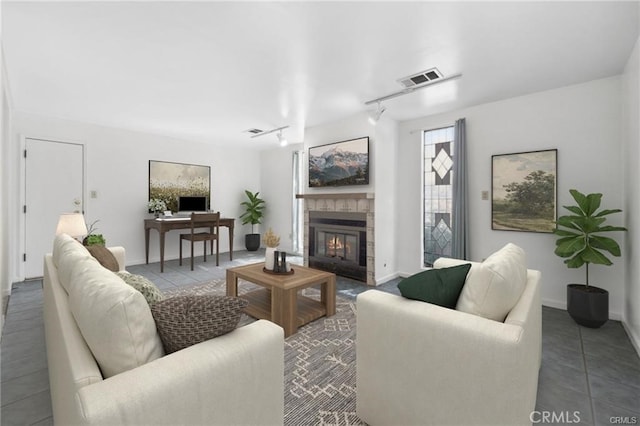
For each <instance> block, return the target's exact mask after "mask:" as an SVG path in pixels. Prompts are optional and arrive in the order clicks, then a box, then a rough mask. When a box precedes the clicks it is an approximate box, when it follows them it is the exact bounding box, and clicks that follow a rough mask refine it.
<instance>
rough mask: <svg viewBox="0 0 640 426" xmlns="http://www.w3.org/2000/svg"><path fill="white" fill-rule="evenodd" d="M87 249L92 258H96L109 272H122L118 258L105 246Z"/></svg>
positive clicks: (88, 247) (93, 246)
mask: <svg viewBox="0 0 640 426" xmlns="http://www.w3.org/2000/svg"><path fill="white" fill-rule="evenodd" d="M85 247H86V248H87V251H88V252H89V253H90V254H91V256H93V257H95V258H96V260H97V261H98V262H100V264H101V265H102V266H104V267H105V268H107V269H108V270H110V271H113V272H118V271H119V270H120V266H119V265H118V261H117V260H116V257H115V256H114V255H113V253H111V251H109V249H108V248H106V247H105V246H99V245H92V246H85Z"/></svg>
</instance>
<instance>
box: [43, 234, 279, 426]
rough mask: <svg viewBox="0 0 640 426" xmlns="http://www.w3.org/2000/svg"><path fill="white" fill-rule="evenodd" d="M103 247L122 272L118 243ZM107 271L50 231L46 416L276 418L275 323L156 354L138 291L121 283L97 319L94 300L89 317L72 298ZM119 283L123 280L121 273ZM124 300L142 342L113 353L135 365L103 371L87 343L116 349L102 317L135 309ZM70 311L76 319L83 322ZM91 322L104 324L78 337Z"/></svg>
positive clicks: (59, 419) (137, 421)
mask: <svg viewBox="0 0 640 426" xmlns="http://www.w3.org/2000/svg"><path fill="white" fill-rule="evenodd" d="M70 240H71V241H70ZM110 251H111V252H112V253H113V254H114V255H115V257H116V259H117V261H118V264H119V266H120V269H122V270H124V265H125V250H124V248H122V247H112V248H110ZM109 274H110V275H109ZM111 276H113V277H116V278H118V277H117V276H116V275H115V274H113V273H112V272H110V271H107V270H106V269H105V268H103V267H102V266H101V265H100V264H99V263H98V262H97V261H95V259H93V258H92V257H91V256H90V255H89V253H88V252H87V251H86V249H85V248H84V247H82V245H81V244H79V243H77V242H75V241H74V240H72V239H70V237H68V236H59V237H56V241H55V242H54V251H53V254H47V255H46V256H45V259H44V284H43V285H44V321H45V334H46V343H47V359H48V366H49V382H50V389H51V400H52V405H53V416H54V422H55V424H58V425H75V424H82V425H186V424H193V425H216V424H218V425H257V424H274V425H275V424H280V425H281V424H282V423H283V416H284V383H283V382H284V380H283V377H284V333H283V331H282V328H281V327H279V326H277V325H275V324H273V323H271V322H269V321H256V322H254V323H252V324H249V325H247V326H244V327H240V328H237V329H236V330H234V331H232V332H230V333H228V334H225V335H223V336H219V337H216V338H214V339H212V340H208V341H205V342H202V343H199V344H196V345H193V346H190V347H188V348H185V349H182V350H180V351H177V352H174V353H172V354H170V355H164V351H163V350H162V346H161V344H160V346H159V347H158V342H160V340H159V337H158V336H157V331H155V324H150V323H149V321H151V322H153V317H152V316H151V313H150V309H149V307H148V305H147V304H146V300H144V297H142V295H141V294H140V293H139V292H137V290H133V288H130V289H131V290H133V293H130V292H129V289H128V287H127V288H119V290H118V291H121V292H124V294H126V295H127V296H126V298H125V299H123V300H122V301H121V302H118V303H117V304H116V305H114V307H113V308H110V309H109V310H108V311H107V312H106V315H107V316H104V317H101V315H102V314H101V312H100V307H99V306H91V307H90V310H89V318H88V319H87V318H85V317H83V315H82V314H81V309H80V310H79V309H78V307H77V306H74V303H77V301H78V300H84V301H85V302H84V303H86V300H87V299H86V294H85V295H84V296H82V297H85V299H82V298H81V297H80V296H78V295H77V294H76V293H81V292H82V291H81V290H82V289H94V288H95V289H98V290H97V291H101V290H100V289H102V288H103V287H106V286H105V285H104V281H109V280H110V277H111ZM118 280H120V278H118ZM119 282H121V283H122V284H124V282H122V280H120V281H119ZM111 284H112V283H110V284H109V285H111ZM124 285H125V286H127V285H126V284H124ZM127 292H129V293H127ZM135 293H137V294H135ZM70 294H71V296H70ZM138 296H140V297H142V299H139V297H138ZM140 300H142V303H143V304H142V305H141V304H140ZM132 301H133V302H134V305H135V309H138V310H139V311H138V312H137V313H136V314H135V315H131V318H130V320H129V321H130V328H135V327H138V328H140V327H146V330H153V332H151V333H150V334H151V335H150V336H147V340H148V341H149V342H151V343H148V342H147V343H145V345H146V346H145V348H143V349H142V350H140V349H139V348H136V349H135V350H136V351H138V352H136V353H134V354H133V355H131V356H125V357H124V358H123V359H121V360H120V361H124V362H131V359H133V358H135V359H136V360H137V361H135V362H137V363H138V364H139V365H138V366H133V367H126V368H125V369H126V371H122V372H118V373H117V374H109V377H103V370H105V369H106V368H105V367H104V366H105V365H106V364H103V363H102V358H100V359H101V362H100V363H99V362H98V361H96V357H95V356H94V354H93V353H92V350H91V349H90V347H93V348H98V347H99V345H103V346H105V345H106V349H107V354H106V355H107V356H111V355H113V356H118V351H121V350H122V348H120V347H119V346H120V343H119V342H118V341H117V339H119V338H120V337H119V335H118V333H119V330H117V327H111V326H108V325H107V323H108V322H109V321H111V316H117V315H118V312H115V311H117V310H118V309H120V310H122V311H123V312H124V313H125V314H131V313H132V312H135V309H134V308H133V307H132V306H133V305H131V302H132ZM92 303H97V302H95V301H94V302H92ZM127 304H129V305H128V306H125V305H127ZM144 306H146V308H144ZM145 309H146V311H145ZM76 317H78V318H81V321H83V324H82V326H80V325H79V323H78V322H77V321H76ZM91 320H95V322H96V324H93V326H98V327H100V326H102V327H103V330H102V331H101V332H93V333H92V335H87V332H88V330H91V326H92V325H91V324H89V325H87V324H84V322H91ZM81 328H82V330H81ZM153 333H155V335H153ZM87 342H90V343H87ZM136 343H139V342H136ZM103 349H104V348H103ZM144 351H146V352H145V353H144V354H142V355H140V354H141V353H142V352H144ZM120 355H122V353H120ZM125 355H126V353H125ZM101 356H102V357H104V354H102V355H101ZM127 358H131V359H127ZM101 366H102V367H103V368H102V370H101ZM105 376H106V375H105Z"/></svg>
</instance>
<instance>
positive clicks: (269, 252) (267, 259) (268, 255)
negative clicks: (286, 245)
mask: <svg viewBox="0 0 640 426" xmlns="http://www.w3.org/2000/svg"><path fill="white" fill-rule="evenodd" d="M276 250H278V248H277V247H267V249H266V250H265V253H264V267H265V269H267V270H269V271H273V267H274V258H273V254H274V253H275V252H276Z"/></svg>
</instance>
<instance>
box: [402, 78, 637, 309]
mask: <svg viewBox="0 0 640 426" xmlns="http://www.w3.org/2000/svg"><path fill="white" fill-rule="evenodd" d="M620 99H621V78H620V77H613V78H608V79H603V80H597V81H593V82H589V83H585V84H580V85H575V86H569V87H565V88H560V89H556V90H551V91H545V92H539V93H535V94H531V95H527V96H522V97H517V98H513V99H508V100H505V101H500V102H495V103H489V104H484V105H480V106H475V107H470V108H466V109H463V110H458V111H453V112H450V113H446V114H438V115H433V116H429V117H425V118H421V119H417V120H411V121H408V122H403V123H401V124H400V136H399V148H398V168H397V169H398V181H397V191H398V200H397V204H398V206H399V207H398V208H397V233H396V244H397V247H398V254H399V256H398V269H399V271H400V272H401V273H403V274H410V273H415V272H417V271H419V270H420V269H421V266H422V256H421V250H422V242H421V237H422V232H421V229H422V217H421V213H420V212H421V200H422V196H421V179H420V173H421V167H422V160H421V141H420V139H421V135H420V131H419V129H431V128H436V127H441V126H444V125H451V124H453V123H454V121H455V120H456V119H458V118H462V117H466V124H467V126H466V127H467V144H468V159H469V177H470V179H469V194H470V199H469V217H470V225H469V227H470V246H471V250H470V255H471V259H472V260H477V261H481V260H482V259H483V258H485V257H487V256H488V255H489V254H491V253H492V252H493V251H495V250H497V249H499V248H500V247H502V246H503V245H504V244H506V243H508V242H513V243H515V244H517V245H519V246H521V247H523V248H524V249H525V251H526V252H527V258H528V266H529V267H530V268H532V269H538V270H540V271H542V299H543V303H544V304H545V305H549V306H555V307H560V308H565V307H566V284H568V283H573V282H575V283H580V282H584V269H579V270H576V269H568V268H567V267H566V266H565V265H564V264H563V263H562V259H560V258H559V257H557V256H555V255H554V253H553V250H554V248H555V236H554V235H552V234H543V233H528V232H513V231H493V230H491V205H490V201H483V200H481V198H480V195H481V191H483V190H488V191H490V190H491V155H494V154H506V153H514V152H523V151H533V150H543V149H552V148H557V149H558V206H559V207H558V214H559V215H562V214H564V212H563V209H562V208H561V206H562V205H566V204H570V203H571V202H572V198H571V196H570V194H569V189H571V188H576V189H578V190H580V191H582V192H602V193H604V199H603V206H605V207H607V208H622V207H623V202H624V199H623V195H624V194H623V186H622V185H621V182H622V181H623V172H622V167H621V166H620V165H621V163H622V135H621V123H622V121H621V114H622V113H621V103H620ZM416 130H418V131H416ZM611 218H612V219H611V223H612V224H622V222H623V220H624V217H623V216H622V215H617V217H616V216H611ZM614 238H616V239H617V240H618V241H622V240H623V238H624V237H623V234H622V233H618V235H615V236H614ZM624 271H625V268H624V261H623V260H622V259H614V265H613V266H611V267H604V266H592V267H591V268H590V271H589V272H590V283H591V284H593V285H598V286H601V287H603V288H606V289H607V290H609V292H610V312H611V316H612V318H617V319H619V318H621V316H622V312H623V310H624V294H625V291H624V282H625V273H624Z"/></svg>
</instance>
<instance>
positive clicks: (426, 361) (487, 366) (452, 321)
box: [356, 259, 542, 426]
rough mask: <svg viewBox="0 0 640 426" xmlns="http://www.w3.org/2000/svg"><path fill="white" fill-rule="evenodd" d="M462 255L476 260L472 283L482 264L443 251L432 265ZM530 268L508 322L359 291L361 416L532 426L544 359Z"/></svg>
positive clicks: (387, 421) (535, 277) (375, 421)
mask: <svg viewBox="0 0 640 426" xmlns="http://www.w3.org/2000/svg"><path fill="white" fill-rule="evenodd" d="M462 263H472V269H471V271H470V272H469V275H467V281H468V280H469V276H470V274H471V273H472V272H474V269H473V268H474V266H473V265H475V267H477V266H478V265H479V264H478V263H476V262H467V261H460V260H455V259H439V260H438V261H437V262H436V264H435V265H434V267H435V268H442V267H449V266H455V265H459V264H462ZM525 271H526V278H523V281H526V284H525V285H524V290H523V291H522V293H521V295H520V297H519V299H517V302H516V303H515V306H514V307H513V308H512V309H511V310H510V312H509V313H508V315H507V316H506V319H505V320H504V322H500V321H496V320H492V319H487V318H484V317H481V316H478V315H474V314H470V313H466V312H461V311H459V310H454V309H447V308H444V307H441V306H437V305H433V304H430V303H425V302H423V301H417V300H410V299H407V298H404V297H402V296H397V295H393V294H389V293H385V292H382V291H377V290H369V291H367V292H365V293H363V294H360V295H359V296H358V299H357V324H358V333H357V340H356V348H357V352H356V353H357V372H356V374H357V385H356V389H357V414H358V416H359V417H360V418H361V419H362V420H363V421H365V422H366V423H368V424H370V425H374V426H375V425H392V424H393V425H429V424H432V425H509V426H513V425H524V424H531V419H530V415H531V412H532V411H533V410H534V409H535V403H536V394H537V387H538V372H539V368H540V361H541V340H542V339H541V302H540V272H538V271H534V270H527V269H526V267H525V268H524V269H522V275H523V276H524V275H525ZM466 285H467V282H465V286H466ZM463 292H464V288H463ZM459 307H460V299H459V302H458V307H457V308H458V309H459Z"/></svg>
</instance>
